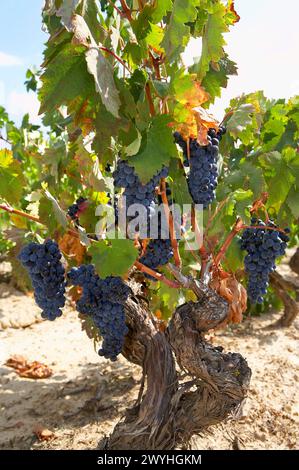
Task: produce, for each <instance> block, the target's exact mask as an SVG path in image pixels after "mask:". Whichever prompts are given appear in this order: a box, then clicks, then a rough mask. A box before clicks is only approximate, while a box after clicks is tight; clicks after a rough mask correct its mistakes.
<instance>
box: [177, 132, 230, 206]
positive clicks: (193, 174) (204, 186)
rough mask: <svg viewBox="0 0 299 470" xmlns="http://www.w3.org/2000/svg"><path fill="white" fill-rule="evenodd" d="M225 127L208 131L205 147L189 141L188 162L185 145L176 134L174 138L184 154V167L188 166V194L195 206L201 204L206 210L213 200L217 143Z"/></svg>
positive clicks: (216, 168)
mask: <svg viewBox="0 0 299 470" xmlns="http://www.w3.org/2000/svg"><path fill="white" fill-rule="evenodd" d="M225 132H226V129H225V127H219V130H218V132H217V131H216V130H215V129H209V131H208V135H207V139H208V144H207V145H204V146H203V145H200V144H199V143H198V142H197V140H195V139H191V140H190V143H189V147H190V160H189V159H188V155H187V143H186V142H185V141H184V140H183V139H182V137H181V135H180V134H179V133H178V132H176V133H175V134H174V138H175V141H176V143H178V144H179V145H180V146H181V148H182V150H183V152H184V165H185V166H186V167H188V166H190V171H189V175H188V186H189V192H190V194H191V197H192V199H193V201H194V202H195V204H202V205H203V208H204V209H206V208H207V207H208V205H209V204H211V202H213V201H214V199H215V189H216V187H217V183H218V167H217V160H218V154H219V141H220V139H221V137H222V135H223V134H225Z"/></svg>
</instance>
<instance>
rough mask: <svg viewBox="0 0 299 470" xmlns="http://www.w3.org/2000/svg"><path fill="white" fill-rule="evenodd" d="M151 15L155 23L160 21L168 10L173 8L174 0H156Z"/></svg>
mask: <svg viewBox="0 0 299 470" xmlns="http://www.w3.org/2000/svg"><path fill="white" fill-rule="evenodd" d="M154 5H155V8H154V10H153V11H152V14H151V17H152V22H153V23H159V21H161V20H162V18H163V17H164V16H165V15H166V13H167V12H168V11H171V10H172V0H156V1H155V2H154Z"/></svg>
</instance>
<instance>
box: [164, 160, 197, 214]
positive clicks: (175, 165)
mask: <svg viewBox="0 0 299 470" xmlns="http://www.w3.org/2000/svg"><path fill="white" fill-rule="evenodd" d="M169 176H170V179H171V181H170V182H169V185H170V188H171V194H172V198H173V200H174V201H175V203H176V204H178V205H179V206H180V207H181V208H182V207H183V205H184V204H190V205H191V204H192V198H191V196H190V193H189V188H188V184H187V179H186V176H185V173H184V170H183V168H182V165H181V162H180V160H179V159H177V158H173V159H171V161H170V165H169Z"/></svg>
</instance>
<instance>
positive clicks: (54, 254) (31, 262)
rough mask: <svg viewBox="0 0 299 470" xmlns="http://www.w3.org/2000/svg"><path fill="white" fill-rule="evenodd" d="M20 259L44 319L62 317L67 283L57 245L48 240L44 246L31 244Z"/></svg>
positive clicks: (20, 255)
mask: <svg viewBox="0 0 299 470" xmlns="http://www.w3.org/2000/svg"><path fill="white" fill-rule="evenodd" d="M18 257H19V259H20V261H21V262H22V264H23V265H24V267H25V268H26V269H27V270H28V273H29V275H30V278H31V281H32V285H33V288H34V297H35V301H36V303H37V305H38V306H39V307H40V308H41V309H42V317H43V318H46V319H48V320H55V318H57V317H60V316H61V315H62V311H61V308H62V307H64V305H65V285H66V283H65V279H64V273H65V271H64V267H63V266H62V263H61V261H60V260H61V253H60V251H59V248H58V245H57V243H56V242H55V241H53V240H47V241H45V243H43V244H42V245H40V244H38V243H29V244H28V245H26V246H25V247H24V248H23V249H22V250H21V252H20V254H19V256H18Z"/></svg>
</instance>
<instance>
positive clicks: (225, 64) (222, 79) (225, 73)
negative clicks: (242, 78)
mask: <svg viewBox="0 0 299 470" xmlns="http://www.w3.org/2000/svg"><path fill="white" fill-rule="evenodd" d="M191 71H192V68H191ZM237 71H238V69H237V64H236V63H235V62H233V61H232V60H230V59H229V58H228V56H227V54H225V55H224V57H222V58H221V59H220V60H219V62H218V64H217V67H215V66H213V65H212V64H210V66H209V69H208V71H207V73H206V75H205V77H204V79H203V80H202V82H201V85H202V87H203V88H204V89H205V90H206V92H207V93H209V95H210V99H209V101H208V102H207V105H208V104H211V103H214V101H215V98H216V97H220V96H221V88H226V87H227V83H228V78H229V75H237V73H238V72H237ZM203 106H205V105H203Z"/></svg>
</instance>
